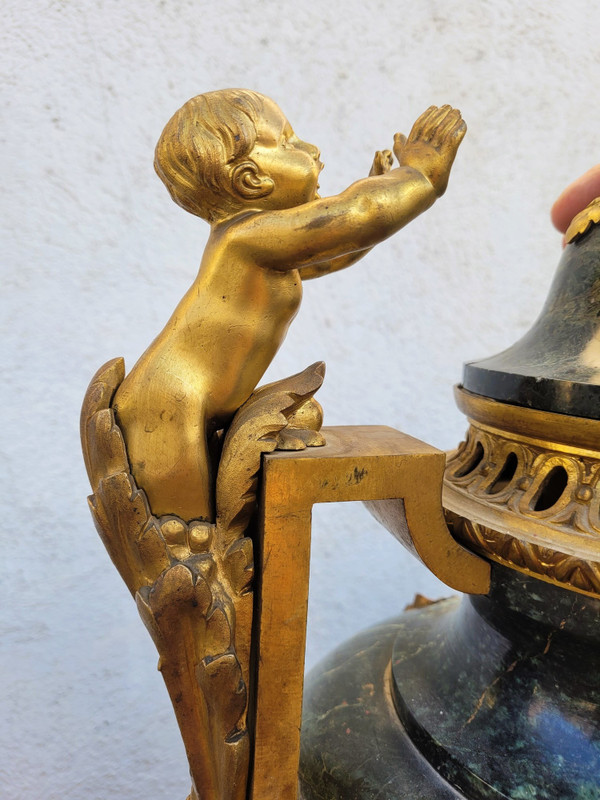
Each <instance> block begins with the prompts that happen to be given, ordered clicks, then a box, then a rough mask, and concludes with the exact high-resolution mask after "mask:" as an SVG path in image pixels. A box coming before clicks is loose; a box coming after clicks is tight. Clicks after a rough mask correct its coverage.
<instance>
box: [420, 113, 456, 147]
mask: <svg viewBox="0 0 600 800" xmlns="http://www.w3.org/2000/svg"><path fill="white" fill-rule="evenodd" d="M451 111H452V108H451V107H450V106H448V105H444V106H440V107H439V108H437V109H436V110H435V111H434V112H433V113H432V114H430V116H429V118H428V119H427V121H426V123H425V125H423V128H422V130H421V134H420V136H419V140H420V141H422V142H429V141H430V140H431V139H432V138H433V137H434V136H435V132H436V130H437V129H438V127H439V126H440V125H441V124H442V123H443V121H444V120H445V119H446V116H447V115H448V114H449V113H450V112H451Z"/></svg>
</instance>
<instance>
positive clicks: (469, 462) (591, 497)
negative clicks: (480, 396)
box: [444, 398, 600, 596]
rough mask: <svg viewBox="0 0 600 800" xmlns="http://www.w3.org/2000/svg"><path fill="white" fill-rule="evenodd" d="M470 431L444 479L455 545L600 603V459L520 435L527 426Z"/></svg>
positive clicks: (474, 425)
mask: <svg viewBox="0 0 600 800" xmlns="http://www.w3.org/2000/svg"><path fill="white" fill-rule="evenodd" d="M463 400H464V398H463ZM490 402H492V401H490ZM520 412H522V415H523V417H524V418H525V417H527V414H528V413H530V412H529V410H528V409H520ZM478 416H479V417H480V418H481V416H482V415H481V414H478ZM550 417H551V420H550V421H552V422H554V423H556V421H557V420H556V418H557V417H560V415H556V414H554V415H550ZM565 420H568V418H565ZM512 422H513V423H514V420H513V421H512ZM558 422H560V419H559V420H558ZM470 423H471V425H470V428H469V430H468V433H467V437H466V441H464V442H462V443H461V444H460V445H459V447H458V449H457V450H456V452H454V453H452V454H451V455H450V457H449V459H448V463H447V466H446V473H445V478H444V508H445V509H446V514H447V521H448V523H449V524H450V526H451V527H452V529H453V532H454V535H455V537H456V538H457V539H458V540H459V541H461V542H462V543H463V544H465V545H466V546H468V547H470V548H471V549H473V550H475V551H476V552H478V553H480V554H482V555H484V556H486V557H488V558H490V559H492V560H494V561H498V562H500V563H502V564H505V565H507V566H510V567H513V568H515V569H519V570H521V571H524V572H526V573H528V574H533V575H535V576H537V577H540V578H542V579H543V580H547V581H550V582H552V583H556V584H559V585H561V586H564V587H565V588H568V589H574V590H576V591H578V592H583V593H585V594H592V595H594V596H600V452H599V451H597V450H591V449H585V448H581V447H570V446H568V445H566V444H564V437H563V436H560V435H559V434H558V432H557V436H556V441H554V442H552V441H549V440H548V438H547V437H548V433H546V435H545V437H544V439H541V438H538V437H532V436H525V435H523V434H521V433H519V432H516V431H515V428H516V429H520V430H523V429H526V428H527V426H526V425H523V426H518V425H514V424H513V425H511V427H513V430H502V429H501V428H499V427H493V426H491V425H487V424H485V423H483V422H481V421H477V420H474V419H470ZM505 427H508V426H505ZM550 430H551V428H550ZM561 439H562V442H561V441H560V440H561Z"/></svg>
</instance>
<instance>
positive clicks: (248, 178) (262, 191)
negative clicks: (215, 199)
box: [231, 161, 275, 200]
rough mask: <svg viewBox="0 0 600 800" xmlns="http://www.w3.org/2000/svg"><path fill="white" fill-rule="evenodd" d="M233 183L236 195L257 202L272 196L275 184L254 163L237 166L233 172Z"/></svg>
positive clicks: (245, 162)
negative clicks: (256, 200) (259, 199)
mask: <svg viewBox="0 0 600 800" xmlns="http://www.w3.org/2000/svg"><path fill="white" fill-rule="evenodd" d="M231 183H232V185H233V188H234V189H235V191H236V193H237V194H238V195H239V196H240V197H243V198H244V200H255V199H258V198H260V197H266V196H267V195H269V194H271V192H272V191H273V188H274V187H275V184H274V183H273V181H272V180H271V178H269V177H268V176H267V175H263V174H262V173H261V172H260V170H259V169H258V167H257V166H256V164H255V163H254V161H243V162H242V163H241V164H236V166H235V167H234V168H233V170H232V172H231Z"/></svg>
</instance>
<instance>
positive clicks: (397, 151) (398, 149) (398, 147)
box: [394, 133, 407, 161]
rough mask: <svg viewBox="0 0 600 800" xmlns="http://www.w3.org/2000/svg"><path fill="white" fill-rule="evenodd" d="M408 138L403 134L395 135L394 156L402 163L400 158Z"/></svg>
mask: <svg viewBox="0 0 600 800" xmlns="http://www.w3.org/2000/svg"><path fill="white" fill-rule="evenodd" d="M406 141H407V140H406V136H405V135H404V134H403V133H395V134H394V155H395V156H396V158H397V159H398V161H400V156H401V155H402V153H403V152H404V148H405V147H406Z"/></svg>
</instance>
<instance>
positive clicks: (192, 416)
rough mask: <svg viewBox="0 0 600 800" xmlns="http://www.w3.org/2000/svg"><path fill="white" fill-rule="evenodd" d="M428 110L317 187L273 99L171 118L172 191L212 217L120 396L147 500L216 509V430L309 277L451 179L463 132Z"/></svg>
mask: <svg viewBox="0 0 600 800" xmlns="http://www.w3.org/2000/svg"><path fill="white" fill-rule="evenodd" d="M465 130H466V127H465V124H464V122H463V121H462V119H461V117H460V113H459V112H458V111H455V110H453V109H451V108H450V107H449V106H443V107H442V108H435V107H432V108H430V109H428V111H426V112H425V113H424V114H423V115H421V117H419V119H418V120H417V122H416V123H415V125H414V126H413V129H412V131H411V133H410V135H409V136H408V138H406V137H403V136H401V135H400V134H397V135H396V137H395V141H394V152H395V154H396V156H397V158H398V162H399V166H398V167H396V168H395V169H391V161H392V159H391V153H390V152H389V151H383V152H378V153H377V154H376V156H375V160H374V165H373V169H372V170H371V175H369V176H368V177H367V178H363V179H362V180H358V181H356V182H355V183H353V184H352V185H351V186H350V187H349V188H348V189H346V190H345V191H343V192H342V193H341V194H339V195H335V196H333V197H328V198H325V199H321V198H320V197H319V196H318V193H317V189H318V185H319V184H318V180H319V172H320V171H321V168H322V163H321V161H320V154H319V150H318V148H317V147H315V146H314V145H312V144H308V143H307V142H304V141H302V140H301V139H299V138H298V136H296V134H295V133H294V131H293V130H292V128H291V126H290V123H289V122H288V121H287V119H286V117H285V116H284V114H283V113H282V111H281V110H280V109H279V108H278V106H277V105H276V104H275V103H274V102H273V101H272V100H269V99H268V98H267V97H263V96H262V95H259V94H256V93H254V92H248V91H243V90H227V91H221V92H212V93H209V94H206V95H200V96H198V97H195V98H193V99H192V100H190V101H188V102H187V103H186V104H185V105H184V106H183V107H182V108H181V109H180V110H179V111H178V112H177V113H176V114H175V115H174V116H173V118H172V119H171V121H170V122H169V123H168V124H167V126H166V127H165V130H164V132H163V134H162V136H161V138H160V141H159V143H158V145H157V148H156V160H155V165H156V169H157V172H158V174H159V176H160V177H161V178H162V180H163V181H164V182H165V184H166V186H167V188H168V190H169V192H170V194H171V196H172V197H173V199H174V200H175V201H176V202H177V203H178V204H179V205H181V206H182V207H183V208H185V209H186V210H188V211H190V212H191V213H194V214H197V215H198V216H201V217H203V218H205V219H206V220H207V221H209V223H210V226H211V229H210V236H209V240H208V243H207V245H206V248H205V251H204V255H203V257H202V260H201V263H200V270H199V272H198V275H197V277H196V279H195V280H194V282H193V284H192V286H191V287H190V289H189V290H188V292H187V293H186V295H185V296H184V298H183V299H182V300H181V302H180V303H179V305H178V306H177V308H176V309H175V311H174V313H173V315H172V316H171V318H170V320H169V322H168V323H167V325H166V327H165V328H164V330H163V331H162V332H161V333H160V334H159V335H158V336H157V338H156V339H155V340H154V341H153V342H152V344H151V345H150V347H149V348H148V349H147V350H146V352H145V353H144V354H143V355H142V357H141V358H140V360H139V361H138V362H137V364H136V365H135V366H134V367H133V369H132V370H131V372H130V373H129V375H127V377H126V378H125V380H124V381H123V383H122V384H121V386H120V388H119V390H118V392H117V394H116V396H115V398H114V403H113V407H114V410H115V413H116V418H117V421H118V422H119V425H120V426H121V428H122V430H123V433H124V436H125V441H126V443H127V451H128V453H129V458H130V463H131V471H132V474H133V475H134V477H135V479H136V482H137V484H138V486H140V487H141V488H143V489H144V491H145V492H146V495H147V497H148V501H149V503H150V507H151V509H152V512H153V513H154V514H155V515H157V516H161V515H165V514H176V515H178V516H179V517H181V518H182V519H185V520H187V521H189V520H191V519H202V520H205V521H210V522H213V521H214V519H215V501H214V480H215V478H214V476H215V475H216V460H215V442H214V437H215V436H218V431H219V430H221V429H223V428H224V427H226V426H227V425H228V424H229V423H230V422H231V419H232V417H233V415H234V413H235V412H236V411H237V409H238V408H239V407H240V406H241V405H242V404H243V403H245V402H246V401H247V400H248V398H249V397H250V395H251V394H252V392H253V391H254V389H255V387H256V385H257V384H258V382H259V381H260V379H261V377H262V375H263V373H264V372H265V370H266V368H267V367H268V366H269V364H270V362H271V360H272V358H273V356H274V355H275V353H276V352H277V350H278V348H279V346H280V345H281V343H282V341H283V339H284V337H285V335H286V332H287V329H288V326H289V325H290V323H291V321H292V319H293V318H294V316H295V315H296V312H297V310H298V307H299V304H300V301H301V297H302V280H303V279H306V278H314V277H319V276H321V275H325V274H328V273H330V272H335V271H336V270H339V269H342V268H345V267H347V266H349V265H350V264H352V263H354V262H355V261H356V260H357V259H359V258H361V257H362V256H363V255H365V253H366V252H367V251H368V250H369V249H370V248H372V247H373V246H374V245H375V244H377V243H378V242H381V241H382V240H384V239H386V238H387V237H388V236H390V235H392V234H393V233H395V232H396V231H397V230H398V229H400V228H401V227H402V226H403V225H406V224H407V223H408V222H410V221H411V220H412V219H413V218H414V217H416V216H417V215H418V214H419V213H421V212H422V211H424V210H425V209H427V208H428V207H429V206H430V205H432V203H433V202H434V201H435V199H436V198H437V197H439V196H440V195H441V194H443V192H444V191H445V189H446V185H447V182H448V177H449V174H450V169H451V166H452V163H453V161H454V157H455V155H456V151H457V148H458V146H459V144H460V142H461V141H462V138H463V136H464V134H465Z"/></svg>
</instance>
